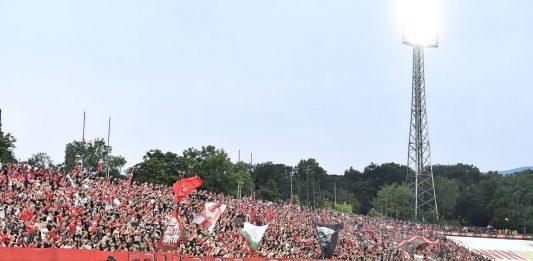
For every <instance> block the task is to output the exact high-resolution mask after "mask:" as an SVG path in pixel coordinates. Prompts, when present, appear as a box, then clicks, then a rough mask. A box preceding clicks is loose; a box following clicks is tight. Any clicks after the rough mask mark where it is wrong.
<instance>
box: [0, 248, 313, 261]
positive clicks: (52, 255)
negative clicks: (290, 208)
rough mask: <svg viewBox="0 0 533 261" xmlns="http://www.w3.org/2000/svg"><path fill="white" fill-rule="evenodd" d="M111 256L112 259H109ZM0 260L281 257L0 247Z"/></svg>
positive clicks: (150, 260)
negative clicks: (231, 256)
mask: <svg viewBox="0 0 533 261" xmlns="http://www.w3.org/2000/svg"><path fill="white" fill-rule="evenodd" d="M110 257H113V258H114V259H111V258H110ZM0 260H10V261H109V260H116V261H276V260H281V259H271V258H261V257H250V258H221V257H189V256H183V255H179V254H173V253H146V252H125V251H116V252H111V251H97V250H84V249H63V248H19V247H0ZM283 261H310V259H283Z"/></svg>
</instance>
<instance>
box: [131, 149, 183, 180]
mask: <svg viewBox="0 0 533 261" xmlns="http://www.w3.org/2000/svg"><path fill="white" fill-rule="evenodd" d="M188 167H189V166H188V165H187V161H186V160H185V159H184V158H183V157H180V156H178V155H177V154H175V153H172V152H166V153H163V152H162V151H160V150H150V151H148V152H146V154H145V155H144V156H143V161H142V162H140V163H137V164H135V165H134V166H133V167H132V168H130V170H128V172H133V179H134V180H135V181H139V182H150V183H156V184H166V185H169V186H170V185H172V184H173V183H174V182H176V180H177V179H178V177H181V176H183V175H184V173H185V172H186V170H187V169H188Z"/></svg>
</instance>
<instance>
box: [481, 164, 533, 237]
mask: <svg viewBox="0 0 533 261" xmlns="http://www.w3.org/2000/svg"><path fill="white" fill-rule="evenodd" d="M531 188H533V171H524V172H520V173H515V174H511V175H508V176H506V177H504V178H503V179H502V182H501V184H500V185H499V186H498V187H497V188H496V190H495V191H494V197H493V198H492V200H491V202H490V204H489V209H490V210H491V212H492V220H491V223H492V224H493V225H494V226H495V227H500V228H512V229H515V230H518V231H521V230H522V228H524V227H525V228H527V230H528V231H532V230H533V189H531Z"/></svg>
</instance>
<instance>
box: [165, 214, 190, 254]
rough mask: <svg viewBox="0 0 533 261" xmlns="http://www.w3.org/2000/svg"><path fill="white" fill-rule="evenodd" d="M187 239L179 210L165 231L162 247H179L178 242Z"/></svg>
mask: <svg viewBox="0 0 533 261" xmlns="http://www.w3.org/2000/svg"><path fill="white" fill-rule="evenodd" d="M185 240H186V237H185V229H184V227H183V223H182V221H181V220H180V218H179V216H178V212H177V211H174V212H173V213H172V216H171V217H170V221H169V223H168V224H167V227H166V228H165V231H164V232H163V237H162V238H161V243H160V248H161V249H163V250H169V249H176V248H178V244H179V243H180V242H181V241H185Z"/></svg>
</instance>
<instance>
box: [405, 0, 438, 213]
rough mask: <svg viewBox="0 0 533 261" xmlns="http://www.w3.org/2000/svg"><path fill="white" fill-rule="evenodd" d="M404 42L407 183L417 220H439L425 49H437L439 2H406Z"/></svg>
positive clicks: (434, 0)
mask: <svg viewBox="0 0 533 261" xmlns="http://www.w3.org/2000/svg"><path fill="white" fill-rule="evenodd" d="M406 3H407V6H405V7H404V8H406V10H407V13H406V14H405V16H406V19H404V21H403V24H402V27H403V28H402V31H403V33H402V42H403V44H405V45H408V46H411V47H412V48H413V82H412V97H411V124H410V125H409V146H408V147H409V148H408V157H407V167H408V168H407V175H406V183H407V184H408V185H411V186H412V188H413V189H414V191H415V193H414V194H415V219H418V218H419V216H420V215H422V218H424V216H425V215H426V214H429V213H432V212H434V213H435V214H436V215H437V216H438V209H437V197H436V194H435V182H434V180H433V169H432V166H431V150H430V144H429V131H428V123H427V114H426V86H425V79H424V48H437V47H438V45H439V42H438V33H437V23H436V21H437V19H436V15H437V13H436V7H437V6H436V0H406Z"/></svg>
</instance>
